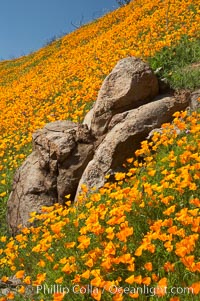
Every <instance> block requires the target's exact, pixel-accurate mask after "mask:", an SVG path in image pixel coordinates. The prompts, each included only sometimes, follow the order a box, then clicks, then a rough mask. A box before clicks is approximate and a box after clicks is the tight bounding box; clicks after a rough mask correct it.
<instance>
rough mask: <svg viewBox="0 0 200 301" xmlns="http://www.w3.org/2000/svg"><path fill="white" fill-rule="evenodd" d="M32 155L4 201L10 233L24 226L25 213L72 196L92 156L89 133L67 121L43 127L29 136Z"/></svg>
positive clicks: (25, 223)
mask: <svg viewBox="0 0 200 301" xmlns="http://www.w3.org/2000/svg"><path fill="white" fill-rule="evenodd" d="M33 149H34V151H33V153H32V154H31V155H30V156H28V158H27V159H26V161H25V162H24V164H23V165H22V166H21V167H20V168H19V169H18V171H17V172H16V175H15V178H14V183H13V191H12V193H11V195H10V197H9V200H8V214H7V216H8V223H9V226H10V228H11V230H12V233H16V231H17V225H19V224H22V225H27V221H28V219H29V213H30V212H31V211H36V212H39V211H40V207H41V206H43V205H44V206H50V205H52V204H53V203H55V202H59V203H64V202H65V195H67V194H71V195H72V197H74V196H75V194H76V189H77V185H78V183H79V180H80V177H81V175H82V173H83V171H84V169H85V167H86V166H87V164H88V162H89V161H90V160H91V159H92V156H93V143H92V137H91V135H90V132H89V131H88V129H87V127H86V126H84V125H80V124H76V123H73V122H70V121H57V122H53V123H51V124H47V125H46V126H45V127H44V128H43V129H41V130H38V131H37V132H36V133H34V134H33Z"/></svg>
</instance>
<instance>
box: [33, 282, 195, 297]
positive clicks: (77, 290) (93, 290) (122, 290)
mask: <svg viewBox="0 0 200 301" xmlns="http://www.w3.org/2000/svg"><path fill="white" fill-rule="evenodd" d="M99 291H101V294H104V293H105V292H107V293H109V294H111V295H115V294H122V295H129V294H139V295H149V296H155V295H189V294H193V289H192V288H189V287H163V286H162V287H150V286H146V285H144V286H141V287H132V286H124V287H119V286H116V285H111V286H110V287H108V286H106V287H102V288H99V287H95V286H92V285H90V284H88V285H85V286H80V285H78V284H77V285H74V286H67V285H66V286H65V285H61V284H53V285H46V284H44V285H37V287H36V293H37V294H39V293H42V294H44V295H52V294H58V293H59V294H63V295H67V294H70V293H73V294H76V295H78V294H81V295H91V294H92V295H98V294H99Z"/></svg>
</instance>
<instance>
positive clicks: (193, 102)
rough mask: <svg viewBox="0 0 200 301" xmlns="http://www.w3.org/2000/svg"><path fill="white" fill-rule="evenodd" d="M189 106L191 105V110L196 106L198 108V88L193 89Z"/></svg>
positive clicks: (199, 100) (199, 93) (199, 91)
mask: <svg viewBox="0 0 200 301" xmlns="http://www.w3.org/2000/svg"><path fill="white" fill-rule="evenodd" d="M190 107H191V109H192V110H197V109H198V108H200V89H199V90H196V91H194V92H193V93H192V94H191V103H190Z"/></svg>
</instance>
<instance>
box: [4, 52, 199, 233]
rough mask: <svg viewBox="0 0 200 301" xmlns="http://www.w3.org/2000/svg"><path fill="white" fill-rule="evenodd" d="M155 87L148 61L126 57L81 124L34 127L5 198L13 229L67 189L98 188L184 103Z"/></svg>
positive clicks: (61, 197)
mask: <svg viewBox="0 0 200 301" xmlns="http://www.w3.org/2000/svg"><path fill="white" fill-rule="evenodd" d="M161 90H162V89H161ZM158 91H159V84H158V80H157V78H156V75H155V74H154V73H153V72H152V70H151V69H150V68H149V66H148V65H147V64H146V63H144V62H142V61H141V60H140V59H138V58H134V57H129V58H127V59H123V60H121V61H119V63H118V64H117V65H116V67H115V68H114V69H113V71H112V72H111V73H110V75H108V77H107V78H106V79H105V81H104V83H103V85H102V87H101V89H100V91H99V94H98V98H97V101H96V102H95V104H94V106H93V108H92V109H91V111H89V112H88V114H87V115H86V117H85V119H84V122H83V124H77V123H73V122H71V121H56V122H53V123H50V124H47V125H46V126H45V127H44V128H43V129H41V130H38V131H36V133H34V134H33V153H32V154H31V155H30V156H29V157H28V158H27V159H26V161H25V162H24V164H23V165H22V166H21V167H20V168H19V169H18V170H17V172H16V174H15V177H14V182H13V190H12V192H11V194H10V197H9V200H8V224H9V226H10V229H11V231H12V233H13V234H15V233H16V232H17V226H18V225H19V224H22V225H23V226H25V225H28V219H29V213H30V212H31V211H36V212H39V211H40V208H41V206H43V205H46V206H50V205H52V204H53V203H55V202H59V203H61V204H63V203H64V202H65V200H66V199H65V196H66V195H68V194H70V195H71V199H72V200H73V199H74V198H75V199H77V195H78V194H79V192H80V189H81V184H83V183H84V184H86V185H87V186H88V187H89V188H91V187H93V186H96V187H97V188H98V187H101V186H102V185H103V184H104V179H105V175H106V174H107V173H109V172H111V171H112V172H115V171H116V170H117V169H118V167H119V166H120V165H121V163H122V162H123V160H124V159H125V158H126V157H129V156H132V155H133V154H134V151H135V150H136V149H137V148H139V146H140V142H141V141H142V140H144V139H145V138H146V137H147V136H148V134H149V132H150V131H151V130H153V129H155V128H158V127H160V126H161V124H162V123H164V122H169V121H171V119H172V114H173V113H174V112H175V111H179V110H184V109H185V108H186V107H187V106H188V99H189V97H174V96H172V95H168V96H166V95H165V96H163V95H158ZM196 97H197V96H196V94H195V95H194V99H196ZM195 101H196V100H194V101H193V103H196V102H195ZM75 196H76V197H75Z"/></svg>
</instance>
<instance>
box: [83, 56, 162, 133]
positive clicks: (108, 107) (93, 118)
mask: <svg viewBox="0 0 200 301" xmlns="http://www.w3.org/2000/svg"><path fill="white" fill-rule="evenodd" d="M158 91H159V86H158V80H157V77H156V75H155V74H154V73H153V71H152V70H151V68H150V67H149V65H148V64H146V63H145V62H143V61H142V60H141V59H139V58H136V57H128V58H125V59H122V60H120V61H119V62H118V63H117V65H116V66H115V67H114V69H113V70H112V72H111V73H110V74H109V75H108V76H107V77H106V79H105V80H104V82H103V85H102V87H101V89H100V91H99V94H98V98H97V101H96V103H95V104H94V108H93V110H92V112H90V114H89V115H87V118H86V120H85V121H84V122H85V123H86V124H88V126H89V127H90V129H91V131H92V133H93V134H94V136H95V137H99V136H101V135H103V134H105V133H106V132H107V129H108V124H109V122H110V120H111V118H112V117H113V116H114V115H115V114H118V113H122V112H124V111H128V110H131V109H133V108H137V107H139V106H141V105H143V104H145V103H147V102H150V101H151V100H152V99H153V98H154V97H155V96H156V95H157V94H158Z"/></svg>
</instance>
